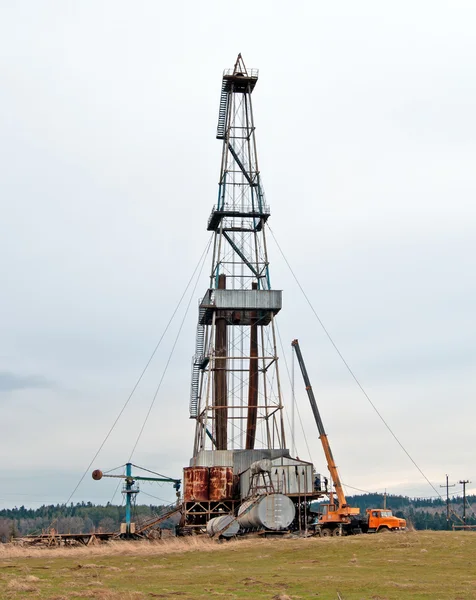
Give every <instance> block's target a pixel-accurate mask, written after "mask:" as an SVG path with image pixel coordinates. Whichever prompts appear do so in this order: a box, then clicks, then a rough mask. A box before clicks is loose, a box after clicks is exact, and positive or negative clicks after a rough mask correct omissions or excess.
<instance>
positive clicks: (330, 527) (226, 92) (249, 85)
mask: <svg viewBox="0 0 476 600" xmlns="http://www.w3.org/2000/svg"><path fill="white" fill-rule="evenodd" d="M257 81H258V71H257V70H256V69H247V68H246V66H245V64H244V62H243V59H242V57H241V55H238V58H237V60H236V63H235V65H234V67H233V69H228V70H225V71H224V73H223V79H222V86H221V96H220V107H219V115H218V126H217V133H216V137H217V139H219V140H220V141H221V142H222V153H221V168H220V178H219V184H218V199H217V203H216V205H215V206H214V207H213V209H212V212H211V214H210V217H209V219H208V223H207V229H208V231H211V232H213V233H212V235H213V258H212V264H211V269H210V275H209V286H208V289H206V291H205V293H204V295H203V297H202V299H201V300H200V302H199V307H198V324H197V330H196V345H195V353H194V356H193V359H192V374H191V389H190V418H191V419H194V420H195V423H196V425H195V437H194V446H193V456H192V458H191V459H190V464H189V466H188V467H185V468H184V471H183V502H182V504H181V505H178V504H177V505H174V506H173V507H171V508H170V510H169V511H168V512H165V513H164V514H163V515H160V516H159V517H158V519H156V520H155V521H154V522H153V523H152V522H151V523H150V524H148V525H150V526H152V525H154V524H159V523H160V522H161V521H162V520H164V519H166V518H168V517H170V516H172V515H174V514H177V513H180V515H181V517H180V523H179V526H178V532H179V533H203V532H205V531H207V532H208V533H209V535H211V536H212V537H221V536H222V537H230V536H232V535H235V534H236V533H238V531H242V532H249V531H261V532H275V533H278V532H286V531H290V530H293V531H304V532H307V531H309V530H314V531H316V532H318V533H321V534H322V535H343V534H345V533H360V532H362V531H372V530H373V531H377V530H379V529H380V530H383V529H384V528H387V529H399V528H404V526H405V523H404V521H403V524H402V520H399V519H396V518H395V517H393V515H391V512H390V511H386V512H385V515H384V514H383V513H379V514H377V512H378V511H380V509H372V511H367V512H368V518H367V525H366V524H365V522H364V520H363V519H358V518H357V515H358V513H359V509H357V508H352V507H350V506H348V504H347V501H346V499H345V496H344V492H343V489H342V484H341V481H340V477H339V473H338V470H337V467H336V465H335V462H334V458H333V456H332V452H331V449H330V445H329V442H328V439H327V435H326V433H325V430H324V427H323V424H322V420H321V417H320V415H319V411H318V409H317V404H316V402H315V398H314V394H313V392H312V387H311V385H310V382H309V377H308V375H307V371H306V368H305V365H304V361H303V359H302V354H301V352H300V349H299V344H298V342H297V340H295V341H294V342H293V348H294V350H295V352H296V355H297V357H298V361H299V365H300V367H301V370H302V374H303V377H304V381H305V385H306V389H307V392H308V396H309V400H310V403H311V408H312V411H313V414H314V417H315V420H316V424H317V428H318V431H319V437H320V440H321V443H322V446H323V450H324V454H325V457H326V461H327V466H328V469H329V472H330V476H331V488H330V491H329V489H328V486H327V480H326V478H324V477H322V476H321V475H319V474H318V473H316V471H315V469H314V465H313V464H312V463H310V462H306V461H303V460H300V459H299V458H297V457H292V456H291V454H290V452H289V450H288V449H287V448H286V439H285V429H284V421H283V402H282V392H281V383H280V377H279V361H278V353H277V339H276V329H275V319H276V315H277V314H278V313H279V312H280V310H281V307H282V291H281V290H274V289H272V287H271V278H270V270H269V259H268V251H267V244H266V228H265V224H266V222H267V220H268V218H269V216H270V209H269V206H268V204H267V203H266V200H265V196H264V191H263V185H262V181H261V174H260V170H259V167H258V154H257V146H256V136H255V124H254V115H253V108H252V100H251V97H252V93H253V90H254V89H255V86H256V83H257ZM100 476H102V473H101V472H100V471H95V472H94V474H93V477H94V478H95V479H99V478H100ZM135 479H140V478H139V477H135V478H134V477H132V474H131V472H130V465H129V470H128V471H127V473H126V477H125V480H126V486H125V495H126V501H128V502H129V505H130V501H131V498H132V495H133V494H134V493H135V487H134V483H135ZM149 480H151V478H149ZM167 480H168V481H170V482H173V483H174V485H175V486H176V489H177V490H178V487H177V485H178V483H179V482H178V480H174V479H171V478H167ZM322 482H325V483H324V485H322ZM332 483H333V485H334V487H335V492H334V491H333V490H332ZM327 495H328V496H329V498H330V501H329V503H328V504H321V505H320V506H321V512H320V514H319V516H318V518H317V520H316V518H315V513H314V512H313V511H312V510H311V508H312V507H311V503H315V502H316V501H318V500H321V499H322V498H324V497H325V496H327ZM129 515H130V510H129ZM372 518H373V519H374V520H373V521H372V520H371V519H372ZM384 518H387V521H385V523H384V521H383V520H382V519H384ZM125 527H126V529H125V533H126V534H127V535H134V528H133V526H132V524H131V523H130V516H129V520H128V522H127V523H126V525H125ZM136 533H141V531H136Z"/></svg>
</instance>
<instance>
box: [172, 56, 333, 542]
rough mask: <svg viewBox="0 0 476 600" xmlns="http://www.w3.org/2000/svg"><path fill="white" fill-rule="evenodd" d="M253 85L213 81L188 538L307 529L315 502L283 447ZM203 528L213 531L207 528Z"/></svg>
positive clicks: (250, 73)
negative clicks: (215, 101) (216, 173)
mask: <svg viewBox="0 0 476 600" xmlns="http://www.w3.org/2000/svg"><path fill="white" fill-rule="evenodd" d="M257 81H258V71H257V70H255V69H247V68H246V66H245V64H244V62H243V59H242V57H241V55H238V58H237V60H236V63H235V65H234V67H233V69H229V70H225V71H224V73H223V79H222V86H221V96H220V107H219V115H218V126H217V133H216V137H217V139H219V140H220V141H221V143H222V152H221V169H220V178H219V184H218V198H217V203H216V205H215V206H214V207H213V209H212V212H211V214H210V217H209V219H208V224H207V229H208V231H211V232H213V233H212V235H213V259H212V264H211V269H210V275H209V286H208V289H207V290H206V291H205V293H204V294H203V297H202V299H201V301H200V303H199V308H198V324H197V334H196V346H195V354H194V356H193V360H192V381H191V397H190V418H192V419H194V420H195V421H196V427H195V440H194V448H193V456H192V458H191V460H190V466H188V467H186V468H185V469H184V479H183V481H184V490H183V516H182V523H181V524H182V527H183V528H185V529H188V530H195V531H202V530H204V528H205V527H206V526H207V523H209V521H210V520H212V519H217V518H222V522H224V521H223V517H224V516H225V515H234V516H237V519H238V522H239V525H240V528H241V529H246V530H249V529H265V530H274V531H279V530H287V529H289V528H292V529H307V524H308V522H309V517H310V513H309V508H310V503H311V502H313V501H315V500H317V499H319V498H321V497H322V495H323V492H324V490H321V489H319V488H316V485H315V482H316V480H319V479H320V478H317V477H316V474H315V472H314V467H313V465H312V464H311V463H309V462H305V461H302V460H299V459H298V458H294V457H292V456H291V455H290V452H289V450H288V449H287V447H286V439H285V430H284V422H283V402H282V394H281V384H280V377H279V368H278V353H277V343H276V330H275V318H276V315H277V314H278V313H279V311H280V310H281V306H282V292H281V290H274V289H272V287H271V277H270V269H269V259H268V251H267V244H266V229H265V224H266V222H267V220H268V218H269V216H270V209H269V206H268V204H267V203H266V199H265V195H264V191H263V184H262V180H261V173H260V170H259V166H258V154H257V146H256V135H255V122H254V114H253V107H252V93H253V91H254V89H255V86H256V83H257ZM226 521H227V522H228V520H226ZM234 527H235V526H233V527H231V526H230V527H229V529H231V530H233V528H234ZM210 528H211V529H212V530H214V531H215V532H216V531H220V526H219V525H217V522H216V521H214V522H213V523H212V524H211V526H209V530H210ZM227 531H228V530H227Z"/></svg>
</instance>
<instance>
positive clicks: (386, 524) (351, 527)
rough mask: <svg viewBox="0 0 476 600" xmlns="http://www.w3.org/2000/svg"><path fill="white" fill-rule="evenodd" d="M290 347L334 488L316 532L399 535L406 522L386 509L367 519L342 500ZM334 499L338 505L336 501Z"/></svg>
mask: <svg viewBox="0 0 476 600" xmlns="http://www.w3.org/2000/svg"><path fill="white" fill-rule="evenodd" d="M292 347H293V349H294V351H295V353H296V358H297V360H298V363H299V367H300V368H301V373H302V377H303V379H304V384H305V386H306V391H307V395H308V397H309V402H310V404H311V409H312V413H313V415H314V419H315V421H316V425H317V429H318V431H319V439H320V440H321V444H322V448H323V450H324V455H325V457H326V461H327V468H328V469H329V473H330V476H331V480H332V482H333V484H334V488H335V492H334V491H331V492H329V494H328V495H329V503H326V504H320V508H321V512H320V513H319V514H318V518H317V521H316V523H315V528H316V531H317V532H318V533H319V534H320V535H322V536H329V535H349V534H357V533H372V532H386V531H398V530H404V529H405V528H406V521H405V519H399V518H398V517H395V516H394V515H393V514H392V511H391V510H389V509H380V508H368V509H367V510H366V515H365V516H362V515H360V509H359V508H356V507H352V506H349V505H348V504H347V500H346V498H345V494H344V490H343V488H342V483H341V480H340V476H339V471H338V469H337V466H336V463H335V460H334V457H333V455H332V450H331V447H330V444H329V439H328V437H327V434H326V432H325V429H324V425H323V423H322V419H321V415H320V413H319V409H318V408H317V402H316V398H315V396H314V392H313V389H312V386H311V382H310V379H309V375H308V374H307V369H306V365H305V364H304V359H303V357H302V353H301V348H300V347H299V342H298V340H294V341H293V342H292ZM335 496H337V503H336V501H335Z"/></svg>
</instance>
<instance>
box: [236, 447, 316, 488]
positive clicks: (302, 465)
mask: <svg viewBox="0 0 476 600" xmlns="http://www.w3.org/2000/svg"><path fill="white" fill-rule="evenodd" d="M266 458H268V457H266ZM313 471H314V470H313V465H312V463H309V462H305V461H302V460H297V459H294V458H290V457H289V456H280V457H277V458H272V460H271V471H270V479H271V483H272V485H273V488H274V491H275V492H276V493H281V494H286V495H287V496H306V495H310V494H313V493H314V472H313ZM250 484H251V469H250V468H247V469H246V470H245V471H244V472H242V473H240V497H241V498H247V497H248V496H249V493H250Z"/></svg>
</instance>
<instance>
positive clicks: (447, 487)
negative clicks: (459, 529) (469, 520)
mask: <svg viewBox="0 0 476 600" xmlns="http://www.w3.org/2000/svg"><path fill="white" fill-rule="evenodd" d="M455 485H456V484H455V483H452V484H451V485H448V475H446V485H440V487H445V488H446V529H449V528H450V491H449V488H450V487H455Z"/></svg>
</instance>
